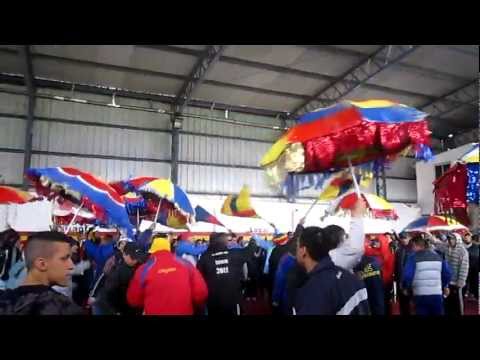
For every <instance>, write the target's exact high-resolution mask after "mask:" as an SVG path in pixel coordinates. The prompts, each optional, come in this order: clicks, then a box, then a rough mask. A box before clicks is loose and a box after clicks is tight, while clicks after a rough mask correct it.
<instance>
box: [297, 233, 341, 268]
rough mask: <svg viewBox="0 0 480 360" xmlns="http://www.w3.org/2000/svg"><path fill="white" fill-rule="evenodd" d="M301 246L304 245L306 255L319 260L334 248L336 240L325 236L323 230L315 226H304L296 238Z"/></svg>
mask: <svg viewBox="0 0 480 360" xmlns="http://www.w3.org/2000/svg"><path fill="white" fill-rule="evenodd" d="M298 244H299V246H301V247H303V246H304V247H306V249H307V252H308V255H310V257H311V258H312V259H313V260H315V261H319V260H321V259H322V258H324V257H325V256H327V255H328V252H329V251H330V250H332V249H335V248H336V244H337V242H336V240H334V239H333V237H332V236H327V234H326V233H325V230H324V229H322V228H319V227H317V226H309V227H306V228H305V229H304V230H303V231H302V235H301V236H300V239H299V240H298Z"/></svg>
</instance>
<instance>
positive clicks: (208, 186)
mask: <svg viewBox="0 0 480 360" xmlns="http://www.w3.org/2000/svg"><path fill="white" fill-rule="evenodd" d="M178 174H179V185H180V186H181V187H183V188H184V189H185V190H186V191H187V192H188V191H191V192H206V193H235V192H238V191H240V189H241V187H242V186H243V185H244V184H246V185H248V186H249V187H250V190H251V192H252V194H260V195H267V194H271V195H275V194H274V192H272V190H271V189H270V188H269V187H268V186H267V184H266V182H265V178H264V173H263V171H262V170H250V169H235V168H226V167H214V166H201V165H185V164H183V165H180V166H179V170H178Z"/></svg>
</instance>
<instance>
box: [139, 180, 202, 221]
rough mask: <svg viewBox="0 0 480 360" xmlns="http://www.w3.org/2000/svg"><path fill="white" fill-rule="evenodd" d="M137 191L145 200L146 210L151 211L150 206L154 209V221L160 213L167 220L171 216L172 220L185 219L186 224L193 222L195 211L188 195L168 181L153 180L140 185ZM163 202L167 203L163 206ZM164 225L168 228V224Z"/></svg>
mask: <svg viewBox="0 0 480 360" xmlns="http://www.w3.org/2000/svg"><path fill="white" fill-rule="evenodd" d="M137 191H138V192H139V193H140V194H141V195H142V196H143V198H144V199H145V200H146V202H147V207H148V208H150V209H152V206H154V207H155V208H156V212H157V213H156V215H155V218H154V221H157V219H158V218H159V213H160V212H162V213H164V214H166V216H167V219H168V217H170V218H171V217H172V216H173V217H174V218H178V217H179V216H182V217H184V218H185V220H186V223H190V222H192V221H194V217H195V211H194V210H193V207H192V204H191V202H190V199H189V198H188V195H187V194H186V193H185V191H183V190H182V189H181V188H180V187H179V186H177V185H175V184H173V183H172V182H171V181H170V180H168V179H155V180H152V181H150V182H147V183H145V184H143V185H141V186H140V187H139V188H138V189H137ZM163 200H166V201H167V203H166V204H165V201H163ZM163 210H165V211H163ZM172 210H176V211H172ZM179 220H181V219H179ZM165 225H167V226H170V225H168V224H165Z"/></svg>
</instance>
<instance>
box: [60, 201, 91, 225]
mask: <svg viewBox="0 0 480 360" xmlns="http://www.w3.org/2000/svg"><path fill="white" fill-rule="evenodd" d="M75 214H76V215H75ZM52 215H53V217H54V222H55V224H57V225H68V224H70V223H73V224H80V225H84V224H93V223H95V221H96V218H95V214H93V213H92V212H90V211H88V210H86V209H79V208H78V206H77V205H75V204H74V203H73V202H71V201H69V200H66V199H62V198H59V197H58V198H56V199H55V200H54V201H53V205H52Z"/></svg>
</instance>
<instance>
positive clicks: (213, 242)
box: [210, 233, 231, 248]
mask: <svg viewBox="0 0 480 360" xmlns="http://www.w3.org/2000/svg"><path fill="white" fill-rule="evenodd" d="M229 236H231V235H230V234H226V233H212V234H211V235H210V246H211V247H212V248H218V247H220V246H223V245H226V242H227V238H228V237H229Z"/></svg>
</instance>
